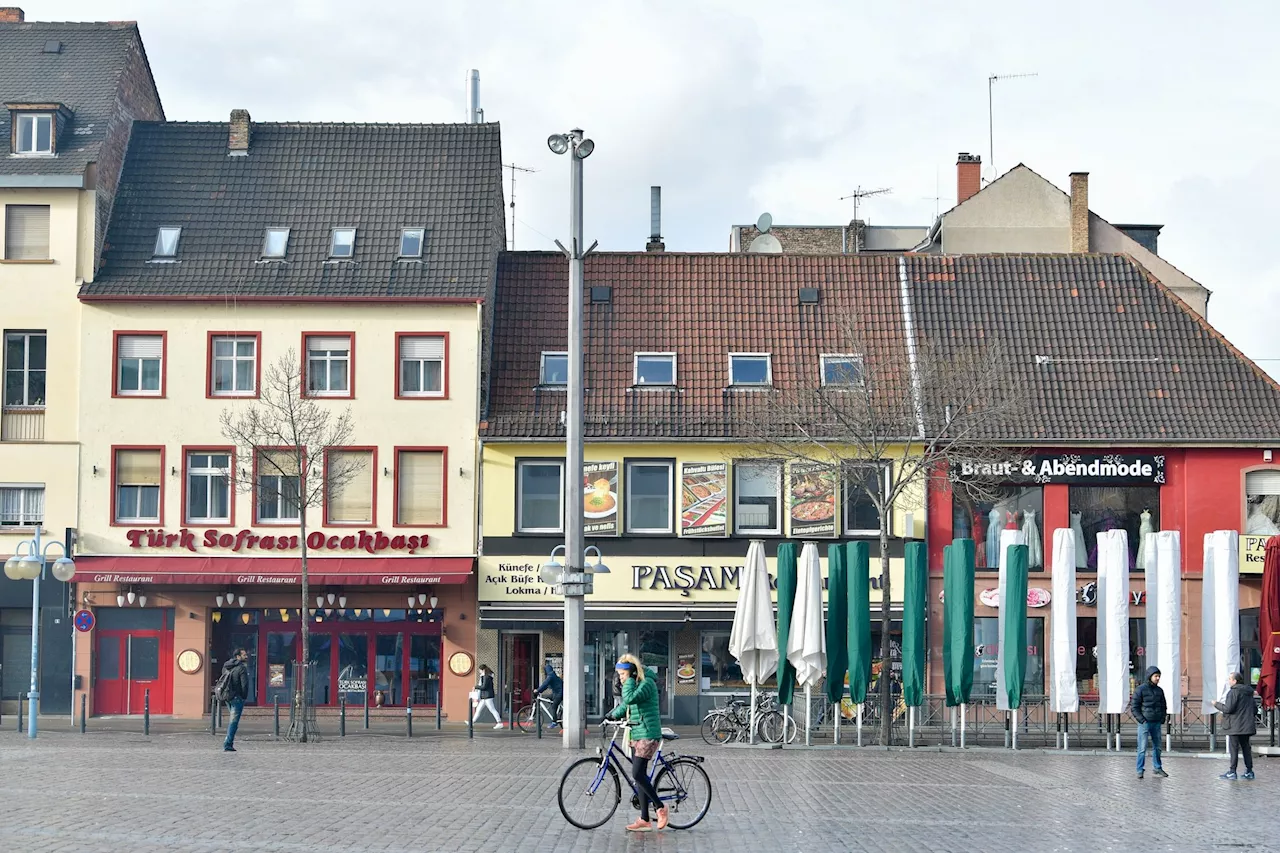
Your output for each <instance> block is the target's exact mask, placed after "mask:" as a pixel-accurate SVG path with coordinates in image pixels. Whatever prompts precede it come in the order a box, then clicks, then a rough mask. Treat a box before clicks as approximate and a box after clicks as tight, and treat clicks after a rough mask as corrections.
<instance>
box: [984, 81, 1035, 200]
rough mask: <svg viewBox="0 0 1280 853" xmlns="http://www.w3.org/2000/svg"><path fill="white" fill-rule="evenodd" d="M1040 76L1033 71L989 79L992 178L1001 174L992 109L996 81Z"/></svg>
mask: <svg viewBox="0 0 1280 853" xmlns="http://www.w3.org/2000/svg"><path fill="white" fill-rule="evenodd" d="M1039 76H1040V74H1039V73H1038V72H1035V71H1032V72H1030V73H1028V74H992V75H991V76H990V77H988V78H987V145H988V148H989V149H990V150H989V152H988V153H989V154H990V157H989V158H988V161H987V165H988V166H989V167H990V169H991V174H992V176H996V175H999V174H1000V173H999V172H997V171H996V141H995V137H996V135H995V119H994V118H993V117H992V116H993V113H992V109H991V102H992V91H993V90H994V89H995V85H996V81H997V80H1021V79H1022V78H1024V77H1039ZM987 183H991V181H990V180H988V181H987Z"/></svg>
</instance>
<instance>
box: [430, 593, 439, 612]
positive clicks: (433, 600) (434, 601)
mask: <svg viewBox="0 0 1280 853" xmlns="http://www.w3.org/2000/svg"><path fill="white" fill-rule="evenodd" d="M439 603H440V599H439V598H437V597H436V596H434V595H433V596H431V609H432V610H435V609H436V605H437V604H439Z"/></svg>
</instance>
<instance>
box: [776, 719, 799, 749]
mask: <svg viewBox="0 0 1280 853" xmlns="http://www.w3.org/2000/svg"><path fill="white" fill-rule="evenodd" d="M778 713H779V716H781V717H782V743H795V741H796V736H797V735H799V734H800V726H798V725H797V724H796V718H795V717H793V716H791V715H790V714H782V713H781V712H778ZM775 743H776V741H775Z"/></svg>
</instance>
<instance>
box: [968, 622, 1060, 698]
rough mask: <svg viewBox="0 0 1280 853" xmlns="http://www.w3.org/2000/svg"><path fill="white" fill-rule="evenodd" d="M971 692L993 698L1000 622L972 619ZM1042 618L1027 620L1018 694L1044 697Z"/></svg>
mask: <svg viewBox="0 0 1280 853" xmlns="http://www.w3.org/2000/svg"><path fill="white" fill-rule="evenodd" d="M973 644H974V655H973V693H974V695H975V696H989V697H991V698H992V699H994V698H995V695H996V667H997V666H998V664H997V661H998V658H999V654H1000V620H999V619H997V618H996V617H994V616H980V617H978V618H976V619H974V620H973ZM1044 662H1045V651H1044V618H1043V617H1040V616H1031V617H1028V618H1027V669H1026V671H1025V672H1023V674H1022V695H1023V698H1026V697H1029V696H1043V695H1044Z"/></svg>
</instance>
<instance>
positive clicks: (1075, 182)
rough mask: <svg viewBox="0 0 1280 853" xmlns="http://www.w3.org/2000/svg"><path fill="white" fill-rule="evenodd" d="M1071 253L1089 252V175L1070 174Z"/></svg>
mask: <svg viewBox="0 0 1280 853" xmlns="http://www.w3.org/2000/svg"><path fill="white" fill-rule="evenodd" d="M1071 251H1073V252H1087V251H1089V173H1088V172H1072V173H1071Z"/></svg>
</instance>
